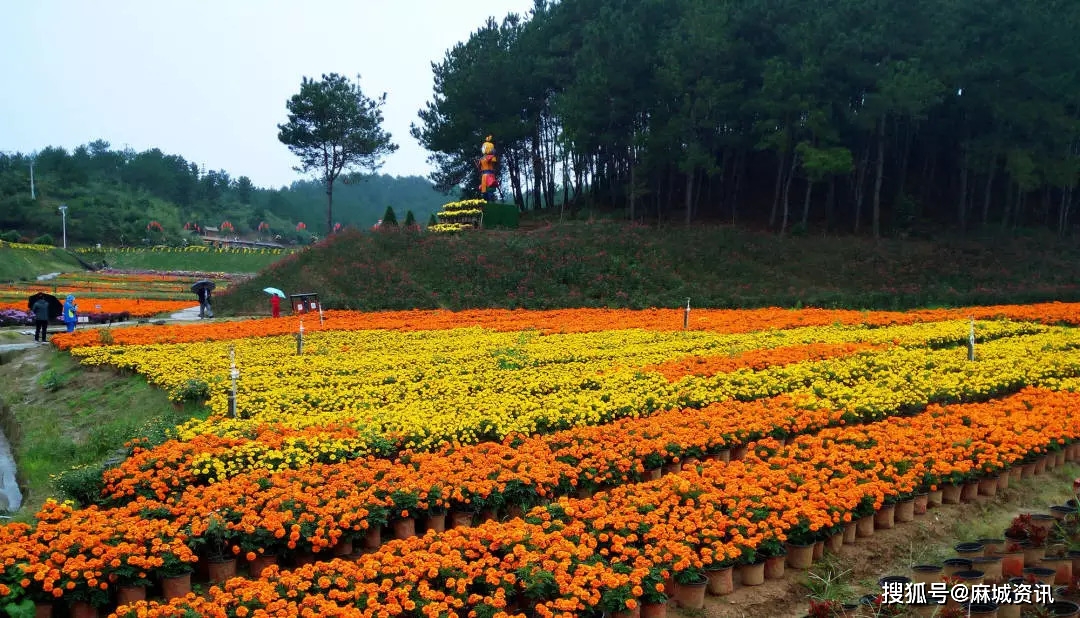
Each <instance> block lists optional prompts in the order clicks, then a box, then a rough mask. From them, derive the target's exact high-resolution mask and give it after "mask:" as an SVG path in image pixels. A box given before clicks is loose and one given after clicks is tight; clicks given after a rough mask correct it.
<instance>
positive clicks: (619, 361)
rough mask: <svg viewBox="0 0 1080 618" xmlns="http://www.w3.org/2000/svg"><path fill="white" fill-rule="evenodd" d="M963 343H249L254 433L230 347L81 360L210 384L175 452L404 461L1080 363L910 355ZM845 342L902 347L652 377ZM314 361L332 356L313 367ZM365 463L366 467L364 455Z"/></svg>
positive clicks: (1036, 335)
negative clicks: (326, 429)
mask: <svg viewBox="0 0 1080 618" xmlns="http://www.w3.org/2000/svg"><path fill="white" fill-rule="evenodd" d="M963 331H964V329H963V328H962V325H961V324H960V323H942V324H934V325H914V326H910V327H896V328H893V329H872V330H857V329H846V328H841V327H836V328H832V329H830V328H825V329H805V330H793V331H781V332H770V333H753V334H747V335H715V334H710V333H650V332H643V331H612V332H606V333H586V334H572V335H550V336H545V337H538V336H529V335H523V334H510V333H490V332H484V331H480V330H475V329H463V330H457V331H431V332H413V333H397V332H385V331H384V332H376V331H356V332H351V333H326V334H320V335H316V336H313V337H312V338H311V341H309V342H307V344H306V345H307V346H308V349H309V350H313V351H314V353H312V354H309V355H304V356H295V355H294V351H295V347H294V346H295V344H294V343H292V342H291V341H290V340H288V339H286V338H261V339H252V340H243V341H237V342H235V350H236V358H237V363H238V365H239V366H240V367H241V378H240V381H239V382H240V390H239V395H238V401H239V409H240V410H241V412H242V415H243V416H244V417H245V418H240V419H231V418H227V417H226V415H225V413H226V412H227V403H226V386H227V383H226V381H225V379H224V378H225V376H227V372H228V366H229V365H228V362H229V361H228V352H229V345H228V344H223V343H205V344H190V345H183V346H148V347H145V348H136V347H95V348H85V349H83V348H79V349H75V350H73V352H72V353H73V354H74V355H75V356H77V357H79V358H81V359H82V360H83V361H84V362H87V363H88V364H112V365H116V366H120V367H125V368H130V369H133V370H135V371H138V372H140V373H143V374H145V375H146V376H147V377H148V379H149V380H150V381H151V382H152V383H155V384H159V385H162V386H164V387H166V388H168V389H170V390H171V391H172V392H173V394H174V396H179V395H181V394H182V393H183V392H184V390H183V389H184V388H185V386H186V385H188V384H190V383H189V382H188V381H189V380H193V379H196V378H199V377H204V378H205V377H209V379H210V381H211V398H210V403H211V407H212V409H213V410H214V411H215V412H216V413H217V416H215V417H212V418H211V419H209V420H207V421H202V422H197V423H192V424H189V425H187V426H185V427H183V428H182V429H181V430H180V432H179V436H180V438H181V439H184V440H190V439H192V438H193V437H195V436H198V435H202V434H206V433H212V434H216V435H221V436H234V437H243V436H246V435H249V434H251V433H252V431H254V430H256V428H258V427H259V426H261V425H263V424H265V423H281V424H283V425H284V426H288V427H293V428H302V427H308V426H320V425H335V424H336V425H347V426H350V427H353V428H355V429H357V430H358V431H359V432H360V433H361V434H364V435H370V436H381V437H382V438H383V439H387V440H389V441H391V442H392V443H393V444H394V446H395V448H396V449H409V448H418V449H430V448H433V447H436V446H438V445H439V444H441V443H442V442H444V441H447V440H456V441H459V442H465V443H473V442H478V441H483V440H490V439H495V440H498V439H501V438H502V437H504V436H506V435H508V434H511V433H524V434H531V433H534V432H538V431H539V432H548V431H552V430H556V429H562V428H566V427H573V426H581V425H595V424H601V423H605V422H609V421H611V420H613V419H616V418H621V417H627V416H630V417H634V416H641V415H646V414H650V413H653V412H655V411H657V410H662V409H671V408H676V407H695V408H698V407H703V406H705V405H708V404H709V403H714V402H721V401H726V400H730V399H740V400H748V399H758V398H764V397H770V396H775V395H778V394H781V393H805V394H807V395H809V396H811V397H813V398H814V399H815V400H816V401H817V402H818V405H819V407H827V406H830V405H833V404H836V405H839V406H840V407H846V408H849V409H851V410H853V411H857V412H860V413H874V412H875V411H876V410H880V411H882V412H884V411H886V410H888V409H895V408H897V407H900V406H902V405H907V404H910V405H918V404H920V403H925V402H927V401H937V400H939V399H938V398H942V399H940V400H965V398H972V397H984V398H985V397H987V396H993V395H995V394H997V393H999V392H1001V389H1002V388H1003V386H1007V385H1013V388H1012V390H1016V389H1017V388H1019V387H1020V386H1023V385H1026V384H1040V383H1042V382H1041V381H1042V380H1045V379H1048V378H1069V377H1072V376H1073V375H1074V373H1073V372H1074V371H1075V370H1076V369H1077V366H1078V363H1080V359H1077V358H1075V355H1073V354H1070V348H1069V346H1070V345H1073V344H1075V343H1076V342H1077V340H1080V333H1077V332H1075V331H1074V330H1071V329H1062V328H1054V327H1044V326H1039V325H1031V324H1016V323H1008V322H997V323H988V324H986V325H984V326H983V327H982V331H983V332H984V333H985V336H986V337H992V336H993V337H1000V338H998V339H992V340H990V341H987V342H986V343H983V344H980V347H979V355H980V360H979V361H978V362H975V363H969V362H968V361H967V360H966V354H965V352H964V351H963V350H961V349H956V348H943V349H930V350H926V349H924V348H922V347H915V348H908V347H905V345H912V346H920V345H925V344H926V343H927V342H932V343H934V345H940V344H939V343H935V342H941V341H946V340H948V338H949V337H950V336H951V337H952V339H953V340H954V341H956V342H958V341H960V340H962V339H963ZM1025 333H1033V334H1025ZM845 338H846V339H848V340H851V339H856V340H858V339H866V340H871V341H878V342H882V343H884V342H892V341H898V342H901V343H904V342H907V343H906V344H904V345H898V346H895V347H893V348H890V349H882V350H881V351H879V352H876V353H869V352H867V353H862V354H857V355H854V356H846V357H843V358H834V359H829V360H825V361H821V362H803V363H796V364H793V365H788V366H776V367H770V368H768V369H765V370H764V371H759V372H753V371H751V370H749V369H744V370H739V371H735V372H730V373H722V374H719V375H716V376H687V377H685V378H683V379H681V380H679V381H677V382H674V383H670V382H669V381H668V380H667V379H666V378H665V376H664V375H663V374H661V373H659V372H650V371H646V370H645V369H644V368H643V366H644V365H648V364H651V363H655V362H658V361H663V360H665V359H670V358H673V357H678V356H681V355H686V354H702V353H709V352H717V351H721V350H723V351H729V352H733V351H739V350H747V349H756V348H760V347H770V346H777V345H785V344H789V343H792V342H796V341H806V340H829V341H843V340H844V339H845ZM320 348H322V349H325V351H326V353H324V354H320V353H319V350H320ZM365 350H369V351H372V352H367V353H365V352H364V351H365ZM375 350H377V351H378V352H377V353H375V352H374V351H375ZM855 385H857V386H855ZM358 452H359V454H363V450H362V449H361V450H359V451H358Z"/></svg>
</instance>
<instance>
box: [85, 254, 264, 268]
mask: <svg viewBox="0 0 1080 618" xmlns="http://www.w3.org/2000/svg"><path fill="white" fill-rule="evenodd" d="M82 257H83V259H85V260H87V261H88V262H91V263H94V264H100V263H101V261H102V260H103V259H104V260H105V261H106V262H108V263H109V266H110V267H112V268H120V269H133V270H136V269H138V270H188V271H201V272H220V273H254V272H258V271H260V270H262V269H263V268H265V267H266V266H269V265H270V264H272V263H273V262H274V261H276V260H278V259H280V258H281V256H280V255H274V254H265V253H232V252H215V251H206V252H195V251H190V252H188V251H149V250H146V251H139V250H135V251H101V252H90V253H84V254H82Z"/></svg>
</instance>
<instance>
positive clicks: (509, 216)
mask: <svg viewBox="0 0 1080 618" xmlns="http://www.w3.org/2000/svg"><path fill="white" fill-rule="evenodd" d="M517 226H518V208H517V206H515V205H514V204H500V203H498V202H489V203H487V204H484V227H485V228H489V229H490V228H507V229H517Z"/></svg>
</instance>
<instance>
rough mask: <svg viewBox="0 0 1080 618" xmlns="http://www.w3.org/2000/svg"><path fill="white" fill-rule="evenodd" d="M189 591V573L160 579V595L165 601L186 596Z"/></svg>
mask: <svg viewBox="0 0 1080 618" xmlns="http://www.w3.org/2000/svg"><path fill="white" fill-rule="evenodd" d="M189 592H191V573H185V574H183V575H180V576H179V577H163V578H162V579H161V595H162V596H163V597H165V600H166V601H167V600H169V599H176V598H180V597H183V596H186V595H187V593H189Z"/></svg>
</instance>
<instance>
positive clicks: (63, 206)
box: [60, 204, 67, 249]
mask: <svg viewBox="0 0 1080 618" xmlns="http://www.w3.org/2000/svg"><path fill="white" fill-rule="evenodd" d="M60 217H61V219H62V220H63V225H64V248H65V249H67V204H60Z"/></svg>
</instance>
